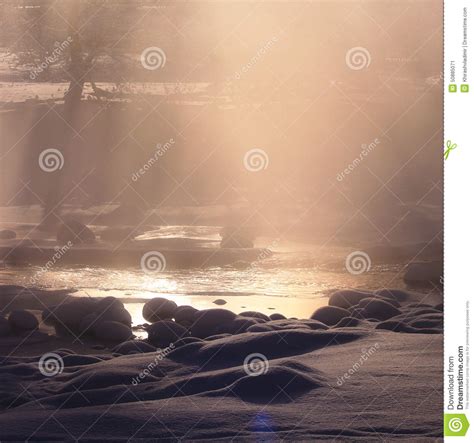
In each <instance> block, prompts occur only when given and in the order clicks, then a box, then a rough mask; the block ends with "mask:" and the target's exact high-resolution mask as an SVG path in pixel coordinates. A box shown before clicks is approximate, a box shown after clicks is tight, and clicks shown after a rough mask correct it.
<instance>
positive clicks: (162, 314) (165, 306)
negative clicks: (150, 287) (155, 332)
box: [143, 297, 178, 323]
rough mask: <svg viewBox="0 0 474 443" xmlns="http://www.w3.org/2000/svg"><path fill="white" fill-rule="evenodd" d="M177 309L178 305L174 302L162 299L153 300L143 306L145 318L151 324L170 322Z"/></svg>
mask: <svg viewBox="0 0 474 443" xmlns="http://www.w3.org/2000/svg"><path fill="white" fill-rule="evenodd" d="M177 308H178V305H177V304H176V303H175V302H174V301H172V300H168V299H167V298H162V297H156V298H152V299H151V300H150V301H148V302H146V303H145V305H144V306H143V318H144V319H145V320H147V321H149V322H150V323H155V322H157V321H160V320H168V319H170V318H173V315H174V313H175V311H176V309H177Z"/></svg>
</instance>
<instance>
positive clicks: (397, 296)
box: [375, 289, 410, 302]
mask: <svg viewBox="0 0 474 443" xmlns="http://www.w3.org/2000/svg"><path fill="white" fill-rule="evenodd" d="M375 295H378V296H380V297H383V298H386V299H391V300H395V301H398V302H403V301H406V300H408V298H410V293H409V292H407V291H404V290H403V289H379V290H378V291H375Z"/></svg>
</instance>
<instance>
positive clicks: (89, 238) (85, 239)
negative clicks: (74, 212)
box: [56, 220, 95, 245]
mask: <svg viewBox="0 0 474 443" xmlns="http://www.w3.org/2000/svg"><path fill="white" fill-rule="evenodd" d="M56 238H57V240H58V242H59V243H61V244H63V245H64V244H67V243H68V242H71V243H72V244H76V243H94V242H95V234H94V233H93V232H92V231H91V230H90V229H89V228H88V227H87V226H86V225H85V224H84V223H81V222H79V221H77V220H67V221H66V222H64V223H63V224H62V225H61V226H59V229H58V233H57V236H56Z"/></svg>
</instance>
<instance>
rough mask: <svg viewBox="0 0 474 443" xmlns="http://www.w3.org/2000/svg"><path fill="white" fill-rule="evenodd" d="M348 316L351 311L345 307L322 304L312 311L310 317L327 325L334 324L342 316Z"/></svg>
mask: <svg viewBox="0 0 474 443" xmlns="http://www.w3.org/2000/svg"><path fill="white" fill-rule="evenodd" d="M350 316H351V313H350V312H349V311H348V310H347V309H343V308H338V307H337V306H323V307H321V308H319V309H316V311H314V313H313V315H312V316H311V319H312V320H318V321H320V322H321V323H324V324H325V325H328V326H334V325H336V324H337V323H339V322H340V321H341V320H342V319H343V318H344V317H350Z"/></svg>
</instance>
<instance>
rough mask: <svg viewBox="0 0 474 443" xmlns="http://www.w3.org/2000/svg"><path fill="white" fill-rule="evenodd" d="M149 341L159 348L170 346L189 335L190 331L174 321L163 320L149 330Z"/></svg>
mask: <svg viewBox="0 0 474 443" xmlns="http://www.w3.org/2000/svg"><path fill="white" fill-rule="evenodd" d="M147 332H148V341H149V342H150V343H151V344H152V345H153V346H157V347H163V346H169V345H170V343H173V342H175V341H177V340H179V339H180V338H182V337H184V336H186V335H188V334H189V333H188V330H187V329H186V328H185V327H184V326H181V325H180V324H178V323H175V322H174V321H169V320H162V321H158V322H156V323H153V324H152V325H150V326H149V327H148V328H147Z"/></svg>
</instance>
